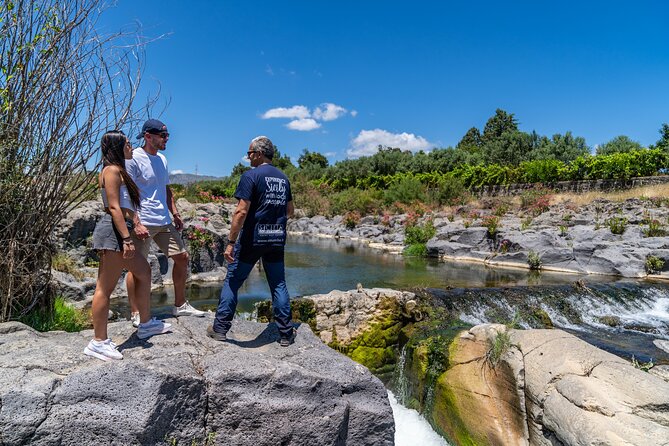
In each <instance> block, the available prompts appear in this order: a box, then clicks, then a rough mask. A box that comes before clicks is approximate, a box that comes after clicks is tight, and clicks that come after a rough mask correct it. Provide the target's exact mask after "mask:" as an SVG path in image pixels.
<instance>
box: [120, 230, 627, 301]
mask: <svg viewBox="0 0 669 446" xmlns="http://www.w3.org/2000/svg"><path fill="white" fill-rule="evenodd" d="M581 277H582V276H579V275H575V274H564V273H550V272H542V273H541V274H539V273H537V272H529V271H527V270H523V269H502V268H490V267H486V266H484V265H481V264H477V263H456V262H439V261H437V260H436V259H422V258H411V257H409V258H407V257H402V256H400V255H397V254H389V253H383V252H381V251H378V250H373V249H370V248H369V247H367V246H366V245H364V244H361V243H358V242H354V241H350V240H334V239H319V238H313V237H306V236H299V237H298V236H296V237H290V238H289V241H288V244H287V245H286V281H287V282H288V291H289V292H290V295H291V297H297V296H306V295H311V294H320V293H328V292H330V291H332V290H344V291H345V290H351V289H355V287H356V285H357V284H358V283H361V284H362V285H363V286H364V287H365V288H372V287H384V288H394V289H410V288H415V287H430V288H451V287H452V288H460V287H463V288H469V287H495V286H512V285H551V284H565V283H571V282H573V281H575V280H578V279H579V278H581ZM595 280H599V281H612V280H615V279H612V278H607V277H605V276H600V277H597V276H591V277H588V282H593V281H595ZM220 290H221V284H213V285H205V286H199V285H190V286H189V287H188V290H187V296H188V299H189V300H190V301H191V303H193V304H196V306H198V307H203V308H205V309H212V310H214V309H215V308H216V305H217V304H218V296H219V294H220ZM264 299H269V289H268V287H267V282H266V281H265V278H264V273H263V272H262V271H260V269H258V268H255V269H254V270H253V271H252V272H251V275H250V276H249V278H248V280H247V281H246V282H245V283H244V286H243V287H242V288H241V289H240V292H239V307H238V311H240V312H249V311H251V310H252V309H253V304H254V303H255V302H257V301H260V300H264ZM173 302H174V295H173V289H172V287H167V289H166V290H164V291H160V292H157V293H154V294H153V298H152V302H151V305H152V308H153V311H154V313H156V314H163V313H165V314H168V313H169V312H170V309H171V305H173ZM112 309H113V310H115V311H120V312H121V313H122V314H125V313H126V312H127V311H128V308H127V300H126V299H117V300H116V301H112Z"/></svg>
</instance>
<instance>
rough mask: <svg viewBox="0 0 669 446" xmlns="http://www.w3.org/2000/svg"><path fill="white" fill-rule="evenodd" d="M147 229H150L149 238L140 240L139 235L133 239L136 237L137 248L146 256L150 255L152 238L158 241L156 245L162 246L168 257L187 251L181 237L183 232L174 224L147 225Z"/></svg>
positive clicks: (161, 248)
mask: <svg viewBox="0 0 669 446" xmlns="http://www.w3.org/2000/svg"><path fill="white" fill-rule="evenodd" d="M146 229H148V230H149V237H148V238H146V239H144V240H139V239H137V237H133V239H135V248H136V249H137V251H139V252H140V253H141V254H142V256H143V257H144V258H146V257H148V255H149V250H150V248H151V239H153V241H154V242H156V245H158V248H160V250H161V251H162V252H163V254H167V257H172V256H174V255H177V254H181V253H182V252H186V245H185V244H184V240H183V238H181V234H180V233H179V231H177V229H176V228H175V227H174V225H172V224H169V225H165V226H147V227H146Z"/></svg>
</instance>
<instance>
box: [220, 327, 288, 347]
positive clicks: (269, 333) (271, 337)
mask: <svg viewBox="0 0 669 446" xmlns="http://www.w3.org/2000/svg"><path fill="white" fill-rule="evenodd" d="M300 325H301V323H300V322H295V323H293V329H294V330H295V333H297V329H298V328H299V327H300ZM294 337H295V334H293V338H294ZM279 338H280V337H279V329H278V328H277V326H276V324H275V323H274V322H270V323H269V324H267V326H266V327H265V329H264V330H263V331H262V332H260V334H258V336H256V338H255V339H251V340H250V341H239V340H237V339H231V338H228V341H227V342H228V343H230V344H234V345H236V346H238V347H242V348H260V347H262V346H264V345H268V344H271V343H273V342H279Z"/></svg>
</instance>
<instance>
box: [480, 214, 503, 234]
mask: <svg viewBox="0 0 669 446" xmlns="http://www.w3.org/2000/svg"><path fill="white" fill-rule="evenodd" d="M481 225H482V226H483V227H485V228H487V229H488V235H490V236H494V235H495V234H497V230H498V229H499V226H500V218H499V217H498V216H496V215H486V216H485V217H483V219H481Z"/></svg>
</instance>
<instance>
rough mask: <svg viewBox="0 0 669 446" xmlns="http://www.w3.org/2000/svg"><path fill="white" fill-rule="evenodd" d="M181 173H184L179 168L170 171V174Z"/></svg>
mask: <svg viewBox="0 0 669 446" xmlns="http://www.w3.org/2000/svg"><path fill="white" fill-rule="evenodd" d="M182 173H184V171H183V170H179V169H177V170H172V171H170V175H181V174H182Z"/></svg>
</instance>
